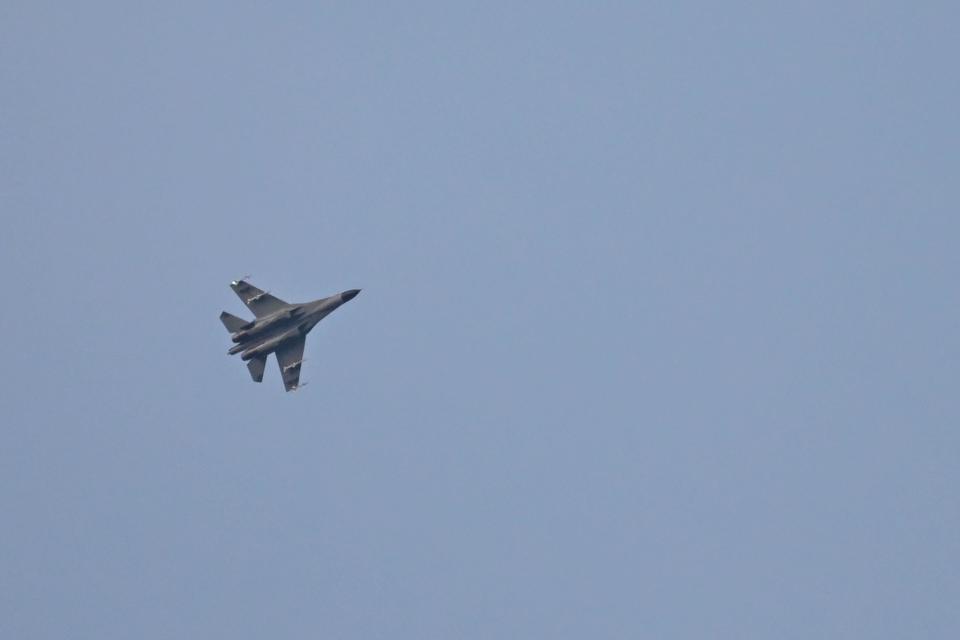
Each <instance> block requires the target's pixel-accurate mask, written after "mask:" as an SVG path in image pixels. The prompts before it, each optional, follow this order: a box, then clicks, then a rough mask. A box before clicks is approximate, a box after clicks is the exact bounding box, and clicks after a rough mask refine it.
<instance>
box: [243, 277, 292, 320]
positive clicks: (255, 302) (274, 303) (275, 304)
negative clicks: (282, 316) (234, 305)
mask: <svg viewBox="0 0 960 640" xmlns="http://www.w3.org/2000/svg"><path fill="white" fill-rule="evenodd" d="M230 288H231V289H233V290H234V292H235V293H236V294H237V295H238V296H239V297H240V300H242V301H243V304H245V305H247V308H248V309H250V311H252V312H253V315H255V316H257V317H258V318H260V317H262V316H268V315H270V314H271V313H273V312H274V311H280V309H283V308H284V307H286V306H288V305H287V303H286V302H284V301H283V300H281V299H280V298H277V297H275V296H272V295H270V294H269V293H267V292H266V291H262V290H260V289H257V288H256V287H255V286H253V285H252V284H250V283H249V282H247V281H246V280H234V281H233V282H231V283H230Z"/></svg>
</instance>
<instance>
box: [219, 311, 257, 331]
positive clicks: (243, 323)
mask: <svg viewBox="0 0 960 640" xmlns="http://www.w3.org/2000/svg"><path fill="white" fill-rule="evenodd" d="M220 322H222V323H223V326H225V327H226V328H227V331H229V332H230V333H236V332H237V331H240V330H242V329H246V328H247V326H248V325H251V324H253V323H252V322H249V321H247V320H244V319H243V318H238V317H237V316H235V315H233V314H230V313H227V312H226V311H224V312H223V313H221V314H220Z"/></svg>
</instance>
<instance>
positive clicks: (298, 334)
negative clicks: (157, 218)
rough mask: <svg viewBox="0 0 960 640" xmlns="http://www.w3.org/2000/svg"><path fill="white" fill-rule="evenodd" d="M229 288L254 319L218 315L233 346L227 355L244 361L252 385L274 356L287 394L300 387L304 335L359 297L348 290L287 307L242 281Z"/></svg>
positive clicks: (278, 300)
mask: <svg viewBox="0 0 960 640" xmlns="http://www.w3.org/2000/svg"><path fill="white" fill-rule="evenodd" d="M230 288H231V289H233V290H234V292H236V294H237V295H238V296H240V300H242V301H243V304H245V305H247V308H248V309H250V311H252V312H253V315H254V316H256V319H254V320H244V319H243V318H238V317H237V316H235V315H232V314H229V313H227V312H226V311H224V312H223V313H221V314H220V321H221V322H222V323H223V326H225V327H226V328H227V331H229V332H230V333H231V334H232V335H231V336H230V337H231V339H232V340H233V342H235V343H236V344H235V345H234V346H233V347H231V349H230V351H228V352H227V353H229V354H230V355H233V354H235V353H239V354H240V358H241V359H243V360H245V361H248V362H247V369H249V370H250V377H251V378H253V381H254V382H260V381H262V380H263V369H264V366H265V365H266V362H267V356H268V355H270V354H271V353H276V354H277V363H278V364H279V365H280V375H281V377H282V378H283V387H284V389H286V390H287V391H295V390H296V389H297V388H299V387H302V386H304V385H302V384H300V366H301V365H302V364H303V346H304V344H305V343H306V339H307V334H308V333H310V330H311V329H313V327H314V326H316V324H317V323H318V322H320V321H321V320H323V319H324V318H326V317H327V316H328V315H330V313H332V312H333V311H334V310H336V309H337V307H339V306H340V305H342V304H343V303H344V302H348V301H350V300H353V299H354V298H355V297H357V294H358V293H360V289H350V290H349V291H344V292H343V293H337V294H334V295H332V296H330V297H329V298H321V299H319V300H314V301H313V302H303V303H290V302H284V301H283V300H281V299H280V298H277V297H275V296H272V295H270V294H269V293H268V292H266V291H262V290H260V289H258V288H256V287H255V286H253V285H252V284H250V283H249V282H247V281H246V280H244V279H240V280H234V281H233V282H231V283H230ZM304 384H306V383H304Z"/></svg>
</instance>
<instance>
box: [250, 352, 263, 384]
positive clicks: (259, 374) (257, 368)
mask: <svg viewBox="0 0 960 640" xmlns="http://www.w3.org/2000/svg"><path fill="white" fill-rule="evenodd" d="M266 364H267V356H265V355H264V356H257V357H256V358H253V359H251V360H250V362H248V363H247V369H249V370H250V377H251V378H253V381H254V382H260V381H262V380H263V368H264V366H266Z"/></svg>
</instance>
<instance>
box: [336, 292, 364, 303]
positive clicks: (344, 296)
mask: <svg viewBox="0 0 960 640" xmlns="http://www.w3.org/2000/svg"><path fill="white" fill-rule="evenodd" d="M358 293H360V289H350V291H344V292H343V293H341V294H340V301H341V302H349V301H351V300H353V299H354V298H356V297H357V294H358Z"/></svg>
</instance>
